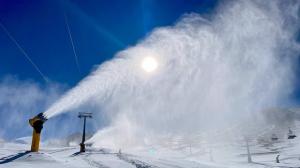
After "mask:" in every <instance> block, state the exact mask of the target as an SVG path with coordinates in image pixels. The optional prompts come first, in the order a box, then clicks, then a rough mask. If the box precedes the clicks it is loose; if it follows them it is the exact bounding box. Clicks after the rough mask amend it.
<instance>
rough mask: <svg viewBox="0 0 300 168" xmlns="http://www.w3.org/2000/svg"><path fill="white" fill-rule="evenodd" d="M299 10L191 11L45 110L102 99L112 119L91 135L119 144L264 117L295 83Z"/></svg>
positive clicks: (256, 5) (100, 142) (274, 4)
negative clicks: (198, 12)
mask: <svg viewBox="0 0 300 168" xmlns="http://www.w3.org/2000/svg"><path fill="white" fill-rule="evenodd" d="M298 12H299V3H298V2H297V1H264V2H261V1H227V2H226V3H225V4H221V5H220V7H219V8H218V9H217V10H216V12H215V13H214V14H212V15H211V16H209V17H206V18H203V17H202V16H200V15H198V14H188V15H185V16H183V17H182V19H181V20H180V21H179V22H178V23H177V24H176V25H174V26H171V27H163V28H157V29H155V30H154V31H153V32H152V33H151V34H150V35H149V36H148V37H147V38H146V39H144V40H143V41H141V42H140V43H139V44H137V45H136V46H134V47H131V48H128V49H126V50H124V51H121V52H120V53H118V54H117V55H116V57H115V58H114V59H112V60H111V61H108V62H106V63H104V64H102V65H100V66H99V68H98V69H97V70H96V71H94V72H93V73H92V74H91V75H90V76H88V77H87V78H85V79H84V80H83V81H81V82H80V83H79V84H78V86H76V87H75V88H73V89H71V90H70V91H69V92H67V93H66V94H65V95H64V96H63V97H62V98H61V99H60V100H58V101H57V102H56V103H54V104H53V105H52V106H51V107H50V108H49V109H48V110H47V111H46V112H45V115H46V116H47V117H48V118H51V117H53V116H55V115H58V114H60V113H63V112H67V111H71V110H74V109H76V108H78V107H80V106H82V105H84V104H85V103H87V102H97V103H98V104H100V105H101V111H103V112H107V113H108V114H109V116H110V119H111V124H110V126H109V127H108V128H105V129H102V130H100V131H99V132H98V133H96V134H95V135H94V137H93V138H92V139H91V140H90V142H93V143H94V145H95V146H109V147H116V148H119V147H129V146H131V145H133V146H135V145H137V144H141V145H143V144H151V143H153V142H155V141H156V140H157V139H158V137H161V136H165V135H168V136H169V135H170V136H173V135H174V136H185V137H187V136H189V135H193V134H198V133H200V132H207V131H208V130H214V129H222V128H224V127H226V128H230V127H240V125H243V126H246V125H247V124H243V123H245V122H251V123H253V122H254V123H255V122H256V121H257V122H258V121H259V120H263V119H262V115H261V113H259V111H261V110H263V109H266V108H269V107H276V106H278V105H279V104H280V102H281V101H282V100H284V99H285V98H287V96H288V95H289V94H290V93H291V92H292V91H293V80H294V79H293V78H294V75H295V74H294V70H293V63H294V62H295V60H296V56H295V55H296V51H299V50H298V49H299V46H298V44H297V42H296V40H295V37H296V31H297V28H298V27H299V22H298V15H299V13H298ZM145 58H146V59H149V58H150V59H151V60H152V63H151V62H149V63H148V64H147V63H146V66H145V63H143V61H144V60H145ZM154 66H155V67H154ZM145 67H148V68H149V67H150V69H151V68H152V69H151V71H148V70H149V69H148V70H147V69H145ZM153 67H154V68H153Z"/></svg>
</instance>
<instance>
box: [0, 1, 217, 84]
mask: <svg viewBox="0 0 300 168" xmlns="http://www.w3.org/2000/svg"><path fill="white" fill-rule="evenodd" d="M216 5H217V1H213V0H126V1H125V0H109V1H108V0H84V1H82V0H69V1H59V0H43V1H40V0H0V21H1V23H2V24H3V25H4V26H5V27H6V29H7V30H8V31H9V32H10V33H11V35H12V36H13V37H14V38H15V39H16V41H18V43H19V44H20V46H22V47H23V48H24V50H25V51H26V53H27V54H28V56H29V57H30V58H31V59H32V61H33V62H34V63H35V64H36V65H37V66H38V68H39V69H40V71H41V72H42V73H43V74H44V75H45V76H46V77H47V78H48V79H50V80H51V81H55V82H58V83H63V84H67V85H68V86H71V87H72V86H74V85H75V84H76V83H77V82H78V81H80V80H81V79H82V78H83V77H85V76H86V75H88V74H89V73H90V71H91V70H92V69H93V67H94V66H95V65H97V64H101V63H102V62H103V61H105V60H107V59H110V58H112V57H113V56H114V54H115V53H116V52H118V51H120V50H122V49H125V48H127V47H128V46H131V45H135V44H136V43H137V42H138V41H139V40H141V39H143V38H144V37H145V36H146V35H147V33H149V32H151V30H153V29H154V28H155V27H159V26H167V25H172V24H174V23H175V22H176V20H178V19H179V18H180V16H182V15H183V14H185V13H191V12H197V13H203V14H206V13H209V12H211V11H213V9H214V8H215V7H216ZM64 14H65V15H66V16H67V18H68V23H69V26H70V30H71V34H72V37H73V41H74V46H75V50H76V53H77V58H78V64H79V68H78V67H77V66H76V61H75V57H74V53H73V50H72V45H71V42H70V39H69V36H68V31H67V27H66V22H65V18H64ZM0 54H1V56H0V67H1V68H0V78H1V77H4V76H6V75H7V74H10V75H16V76H18V78H19V79H21V80H22V79H32V80H34V81H36V82H39V83H41V84H43V83H44V82H45V81H44V80H43V78H42V77H41V75H40V74H39V73H38V72H37V70H36V69H35V68H34V67H33V66H32V64H31V63H30V62H29V60H28V59H26V58H25V56H24V55H22V53H21V52H20V50H19V49H18V48H17V46H16V45H15V44H14V43H13V42H12V40H11V39H10V38H9V37H8V36H7V34H6V33H5V32H4V30H3V29H0Z"/></svg>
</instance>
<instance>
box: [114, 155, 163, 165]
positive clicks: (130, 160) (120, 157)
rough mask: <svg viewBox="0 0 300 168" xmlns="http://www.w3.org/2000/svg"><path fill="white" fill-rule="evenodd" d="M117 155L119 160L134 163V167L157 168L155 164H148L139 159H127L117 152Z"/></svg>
mask: <svg viewBox="0 0 300 168" xmlns="http://www.w3.org/2000/svg"><path fill="white" fill-rule="evenodd" d="M117 156H118V158H119V159H120V160H123V161H125V162H127V163H130V164H132V165H134V166H135V167H136V168H159V167H157V166H154V165H150V164H148V163H146V162H143V161H140V160H136V159H129V158H128V157H127V156H126V155H125V154H117Z"/></svg>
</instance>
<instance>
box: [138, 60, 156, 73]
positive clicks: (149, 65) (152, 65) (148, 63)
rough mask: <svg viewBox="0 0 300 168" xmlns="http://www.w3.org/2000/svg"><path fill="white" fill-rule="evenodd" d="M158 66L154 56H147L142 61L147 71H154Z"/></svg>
mask: <svg viewBox="0 0 300 168" xmlns="http://www.w3.org/2000/svg"><path fill="white" fill-rule="evenodd" d="M157 66H158V64H157V61H156V60H155V59H154V58H153V57H145V58H144V59H143V61H142V68H143V70H144V71H146V72H153V71H154V70H155V69H156V68H157Z"/></svg>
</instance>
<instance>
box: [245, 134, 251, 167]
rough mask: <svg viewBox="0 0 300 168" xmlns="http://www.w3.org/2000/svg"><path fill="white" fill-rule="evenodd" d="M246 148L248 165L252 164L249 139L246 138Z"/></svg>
mask: <svg viewBox="0 0 300 168" xmlns="http://www.w3.org/2000/svg"><path fill="white" fill-rule="evenodd" d="M246 146H247V156H248V163H252V158H251V153H250V147H249V138H248V137H246Z"/></svg>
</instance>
